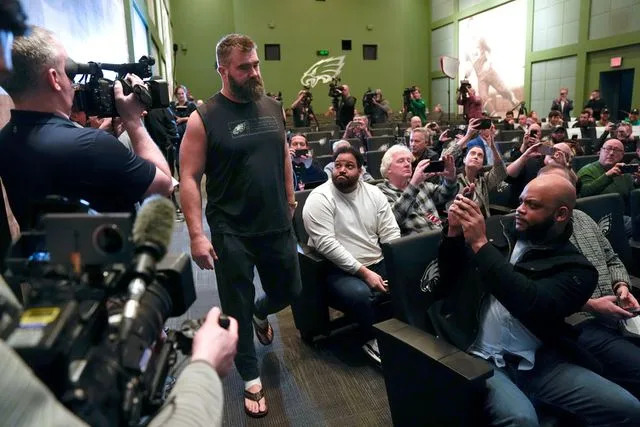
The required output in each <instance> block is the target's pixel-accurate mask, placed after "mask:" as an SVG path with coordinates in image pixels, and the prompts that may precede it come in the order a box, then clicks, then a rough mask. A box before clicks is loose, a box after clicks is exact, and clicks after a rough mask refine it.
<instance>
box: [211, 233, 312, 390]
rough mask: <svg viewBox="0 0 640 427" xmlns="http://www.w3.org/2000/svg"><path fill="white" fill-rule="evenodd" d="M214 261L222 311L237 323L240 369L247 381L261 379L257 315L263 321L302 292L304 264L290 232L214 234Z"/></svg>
mask: <svg viewBox="0 0 640 427" xmlns="http://www.w3.org/2000/svg"><path fill="white" fill-rule="evenodd" d="M211 242H212V244H213V247H214V248H215V250H216V253H217V254H218V261H215V272H216V279H217V281H218V294H219V295H220V304H221V306H222V311H223V312H224V313H226V314H228V315H230V316H233V317H234V318H236V320H237V321H238V335H239V337H238V353H237V355H236V358H235V363H236V368H237V369H238V372H239V373H240V376H241V377H242V379H243V380H244V381H249V380H252V379H254V378H257V377H258V376H260V372H259V370H258V359H257V357H256V350H255V347H254V346H253V323H252V321H251V320H252V316H253V315H254V313H255V315H256V316H257V317H259V318H261V319H265V318H266V317H267V315H268V314H271V313H276V312H278V311H280V310H282V309H283V308H285V307H286V306H287V305H289V304H290V302H291V300H292V299H294V298H296V297H297V296H298V295H299V294H300V289H301V284H300V266H299V265H298V253H297V251H296V243H295V239H294V238H293V232H292V231H291V230H289V231H286V232H282V233H276V234H270V235H267V236H259V237H241V236H235V235H231V234H217V233H214V234H213V235H212V237H211ZM254 266H255V267H256V268H257V270H258V274H259V275H260V281H261V282H262V288H263V289H264V292H265V295H264V296H262V297H260V298H258V300H257V301H255V302H254V299H255V288H254V286H253V268H254Z"/></svg>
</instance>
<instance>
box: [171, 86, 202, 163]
mask: <svg viewBox="0 0 640 427" xmlns="http://www.w3.org/2000/svg"><path fill="white" fill-rule="evenodd" d="M173 96H174V101H173V102H172V103H171V105H170V107H169V108H171V112H172V113H173V115H174V116H175V118H176V124H177V126H178V140H177V141H176V142H175V158H176V170H177V171H178V175H180V142H181V141H182V137H183V136H184V132H185V131H186V130H187V121H188V120H189V116H190V115H191V113H193V112H194V111H195V110H196V104H195V103H193V102H192V101H189V98H188V96H189V91H188V90H187V88H186V86H184V85H178V86H176V88H175V90H174V91H173Z"/></svg>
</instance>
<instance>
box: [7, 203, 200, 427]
mask: <svg viewBox="0 0 640 427" xmlns="http://www.w3.org/2000/svg"><path fill="white" fill-rule="evenodd" d="M58 215H60V214H58ZM91 216H94V215H87V218H89V217H91ZM44 218H45V219H46V218H47V216H46V215H45V217H44ZM75 218H76V221H82V219H80V220H79V219H78V218H77V214H76V216H75ZM89 223H90V226H87V227H83V226H78V227H77V229H78V230H87V231H86V232H87V233H89V234H94V232H95V230H98V229H102V228H104V227H99V226H97V225H96V221H95V218H93V219H91V220H90V221H89ZM116 224H117V225H118V226H121V225H122V223H121V222H119V223H113V224H112V223H111V220H110V219H109V217H108V216H107V217H105V224H104V226H107V227H113V226H116ZM25 237H26V238H28V239H30V240H31V241H30V242H28V243H25V242H23V243H22V244H21V245H17V247H20V248H23V250H24V251H25V252H26V253H21V254H16V253H14V254H12V256H11V258H10V259H8V260H7V265H8V266H9V271H8V272H7V274H6V275H5V277H6V279H7V282H8V283H9V284H10V285H11V286H12V288H14V289H16V288H17V287H20V288H22V289H27V291H26V292H23V299H25V300H26V303H25V309H24V311H23V312H22V313H21V314H20V316H19V319H17V322H15V323H14V324H13V325H12V327H11V328H7V329H6V330H2V331H0V336H1V337H2V338H3V339H6V342H7V343H8V345H10V346H11V347H12V348H13V349H14V350H15V351H16V352H17V353H18V354H19V355H20V356H21V357H22V358H23V359H24V360H25V362H26V363H27V364H28V365H29V366H30V367H31V368H32V370H33V371H34V373H35V374H36V375H37V376H38V377H39V378H40V379H41V380H42V381H43V383H44V384H46V385H47V386H48V387H49V388H50V390H51V391H52V392H53V394H54V395H55V396H56V398H58V399H59V400H60V401H61V402H62V403H63V404H64V405H65V406H66V407H68V408H69V409H70V410H71V411H72V412H73V413H75V414H76V415H77V416H79V417H81V418H83V419H84V420H85V421H86V422H88V423H89V425H93V426H96V425H97V426H111V425H138V424H140V422H141V419H142V418H143V417H144V416H146V415H151V414H153V413H155V412H156V411H157V410H158V409H159V408H160V407H161V406H162V403H163V402H164V397H165V396H164V391H165V388H164V386H165V378H166V376H167V374H168V372H169V370H170V368H171V367H172V366H173V365H174V364H175V362H176V360H177V351H178V350H179V351H182V352H183V353H188V352H190V344H191V342H190V340H188V339H187V338H185V337H184V336H181V335H179V333H177V332H176V331H170V332H169V333H168V336H167V338H166V339H165V340H164V341H162V340H160V339H159V337H160V336H161V334H162V333H163V329H162V328H163V326H164V323H165V321H166V320H167V318H168V317H173V316H179V315H182V314H183V313H184V312H186V310H187V309H188V307H189V306H190V305H191V304H192V303H193V301H195V295H196V294H195V287H194V283H193V276H192V272H191V261H190V259H189V257H188V256H187V255H186V254H181V255H178V256H166V257H165V258H164V259H163V260H162V261H161V262H160V263H158V265H157V268H156V274H155V275H154V276H153V280H152V281H151V282H150V283H149V285H148V286H147V288H146V290H145V292H144V294H143V295H142V298H141V299H140V303H139V308H138V310H137V312H136V316H135V317H134V319H133V326H132V328H131V333H130V334H129V335H128V336H127V337H126V339H124V340H123V339H122V338H121V336H120V335H119V334H118V332H119V330H120V321H121V319H122V311H123V307H124V301H125V300H126V299H127V285H128V284H129V283H130V281H131V280H132V277H133V272H132V271H131V270H130V269H129V268H126V266H125V265H124V264H123V263H116V264H112V265H87V266H83V269H82V270H81V271H80V272H79V271H76V269H74V268H70V267H69V266H67V265H61V264H54V263H52V262H46V261H45V262H42V261H40V262H36V261H35V260H36V259H42V258H43V257H37V258H34V256H33V255H34V254H33V253H31V252H32V251H34V250H35V251H36V252H35V253H42V249H43V248H44V246H49V247H50V246H53V245H56V242H55V241H50V240H47V243H43V238H44V237H46V236H44V235H43V233H42V232H27V233H26V236H25ZM84 237H87V239H89V240H90V239H91V236H84ZM78 239H80V240H87V239H84V238H83V236H79V237H78ZM46 249H49V248H46ZM76 256H77V257H79V258H82V254H78V255H76ZM72 258H73V255H72ZM44 259H46V257H45V258H44ZM72 264H73V263H72ZM25 284H26V286H25Z"/></svg>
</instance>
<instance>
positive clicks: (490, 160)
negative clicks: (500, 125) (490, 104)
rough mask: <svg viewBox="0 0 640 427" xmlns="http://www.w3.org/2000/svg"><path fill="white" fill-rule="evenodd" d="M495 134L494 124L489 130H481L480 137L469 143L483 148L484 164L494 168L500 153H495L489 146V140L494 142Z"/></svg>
mask: <svg viewBox="0 0 640 427" xmlns="http://www.w3.org/2000/svg"><path fill="white" fill-rule="evenodd" d="M495 133H496V128H495V127H494V126H493V124H492V125H491V128H489V129H480V130H479V131H478V136H477V137H476V138H475V139H473V140H471V141H469V145H471V144H474V145H479V146H481V147H482V150H483V151H484V155H485V157H484V164H485V165H488V166H493V164H494V163H495V161H496V155H497V156H498V157H500V152H499V151H495V153H494V150H492V149H491V147H490V145H489V140H493V138H494V136H495Z"/></svg>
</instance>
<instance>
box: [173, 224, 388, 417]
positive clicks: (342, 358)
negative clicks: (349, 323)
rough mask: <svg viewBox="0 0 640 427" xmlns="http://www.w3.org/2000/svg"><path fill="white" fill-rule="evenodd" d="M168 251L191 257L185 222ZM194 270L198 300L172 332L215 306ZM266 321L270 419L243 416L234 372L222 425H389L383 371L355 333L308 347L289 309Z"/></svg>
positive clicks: (211, 290)
mask: <svg viewBox="0 0 640 427" xmlns="http://www.w3.org/2000/svg"><path fill="white" fill-rule="evenodd" d="M205 223H206V221H205ZM169 252H171V253H179V252H187V253H188V252H189V237H188V233H187V227H186V225H185V223H184V222H182V223H176V227H175V230H174V237H173V240H172V243H171V247H170V249H169ZM192 266H193V269H194V280H195V285H196V292H197V300H196V302H195V303H194V304H193V306H192V307H191V308H190V309H189V311H188V312H187V313H186V314H185V316H183V317H181V318H179V319H172V320H170V322H169V324H170V326H172V327H175V326H177V325H179V324H180V323H181V322H182V320H183V319H184V318H197V317H202V316H203V315H205V314H206V312H207V311H208V310H209V308H210V307H211V306H213V305H219V299H218V293H217V289H216V280H215V274H214V273H213V272H212V271H211V272H208V271H201V270H200V269H198V267H197V266H196V265H195V264H193V265H192ZM255 282H256V289H257V290H258V291H257V292H258V293H259V292H262V289H261V287H260V282H259V278H258V275H257V273H256V280H255ZM269 320H270V321H271V324H272V325H273V328H274V331H275V338H274V340H273V343H272V344H271V345H270V346H267V347H265V346H262V345H261V344H260V343H259V342H258V341H257V339H254V343H255V345H256V349H257V352H258V359H259V361H260V369H261V375H262V383H263V386H264V389H265V394H266V396H267V404H268V405H269V414H268V415H267V416H266V417H265V418H263V419H259V420H254V419H250V418H248V417H247V416H246V415H245V413H244V408H243V399H242V389H243V383H242V380H241V379H240V376H239V375H238V374H237V372H236V371H235V370H234V371H232V372H231V373H230V374H229V375H228V376H227V377H226V378H224V379H223V384H224V393H225V404H224V425H227V426H243V425H251V426H253V425H255V426H303V425H304V426H325V425H328V426H339V427H345V426H378V425H380V426H383V425H385V426H386V425H391V414H390V412H389V404H388V402H387V395H386V391H385V386H384V379H383V377H382V372H381V370H380V369H378V368H376V367H374V366H373V365H372V364H371V363H370V362H369V361H368V360H367V358H366V356H365V355H364V353H363V352H362V350H361V349H360V347H359V345H358V344H356V343H357V342H358V340H357V339H354V338H355V337H353V332H349V331H345V332H343V333H340V334H338V335H336V336H334V337H331V338H330V339H327V340H324V341H321V342H320V343H317V344H315V345H314V346H313V347H311V346H308V345H306V344H304V343H303V342H302V340H301V339H300V337H299V335H298V331H297V330H296V328H295V325H294V323H293V316H292V313H291V310H290V309H289V308H287V309H285V310H283V311H282V312H280V313H278V314H277V315H274V316H270V317H269Z"/></svg>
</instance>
